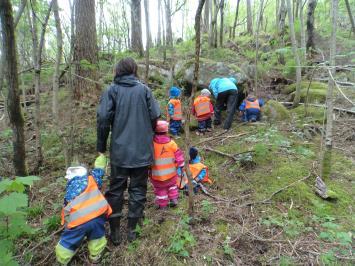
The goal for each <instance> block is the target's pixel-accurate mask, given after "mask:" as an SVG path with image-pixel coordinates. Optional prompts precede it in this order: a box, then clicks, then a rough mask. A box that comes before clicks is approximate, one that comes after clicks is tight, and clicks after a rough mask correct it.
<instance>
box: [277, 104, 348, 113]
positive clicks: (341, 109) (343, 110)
mask: <svg viewBox="0 0 355 266" xmlns="http://www.w3.org/2000/svg"><path fill="white" fill-rule="evenodd" d="M279 103H281V104H283V105H292V104H293V103H292V102H279ZM299 104H300V105H304V103H299ZM308 105H309V106H314V107H323V108H325V107H326V106H325V105H323V104H308ZM333 109H334V110H337V111H340V112H346V113H349V114H354V115H355V111H352V110H349V109H344V108H340V107H333Z"/></svg>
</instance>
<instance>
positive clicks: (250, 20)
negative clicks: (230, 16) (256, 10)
mask: <svg viewBox="0 0 355 266" xmlns="http://www.w3.org/2000/svg"><path fill="white" fill-rule="evenodd" d="M247 31H248V33H249V34H250V35H251V34H253V17H252V12H251V3H250V0H247Z"/></svg>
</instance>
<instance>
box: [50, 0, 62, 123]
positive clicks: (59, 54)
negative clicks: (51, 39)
mask: <svg viewBox="0 0 355 266" xmlns="http://www.w3.org/2000/svg"><path fill="white" fill-rule="evenodd" d="M53 13H54V19H55V27H56V31H57V36H56V39H57V55H56V62H55V66H54V75H53V106H52V108H53V117H54V122H55V124H56V126H59V114H58V90H59V71H60V64H61V61H62V53H63V34H62V28H61V25H60V17H59V10H58V0H53Z"/></svg>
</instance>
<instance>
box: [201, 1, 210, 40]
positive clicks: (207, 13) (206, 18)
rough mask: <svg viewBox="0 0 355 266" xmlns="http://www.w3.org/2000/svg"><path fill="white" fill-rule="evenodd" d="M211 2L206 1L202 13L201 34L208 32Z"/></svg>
mask: <svg viewBox="0 0 355 266" xmlns="http://www.w3.org/2000/svg"><path fill="white" fill-rule="evenodd" d="M211 4H212V2H211V0H206V3H205V7H204V11H203V31H202V32H203V33H205V34H207V33H208V32H209V30H210V15H211V14H210V5H211Z"/></svg>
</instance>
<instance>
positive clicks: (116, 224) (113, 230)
mask: <svg viewBox="0 0 355 266" xmlns="http://www.w3.org/2000/svg"><path fill="white" fill-rule="evenodd" d="M120 220H121V218H120V217H114V218H110V219H109V223H110V239H111V242H112V243H113V244H114V245H115V246H118V245H119V244H121V234H120Z"/></svg>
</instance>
